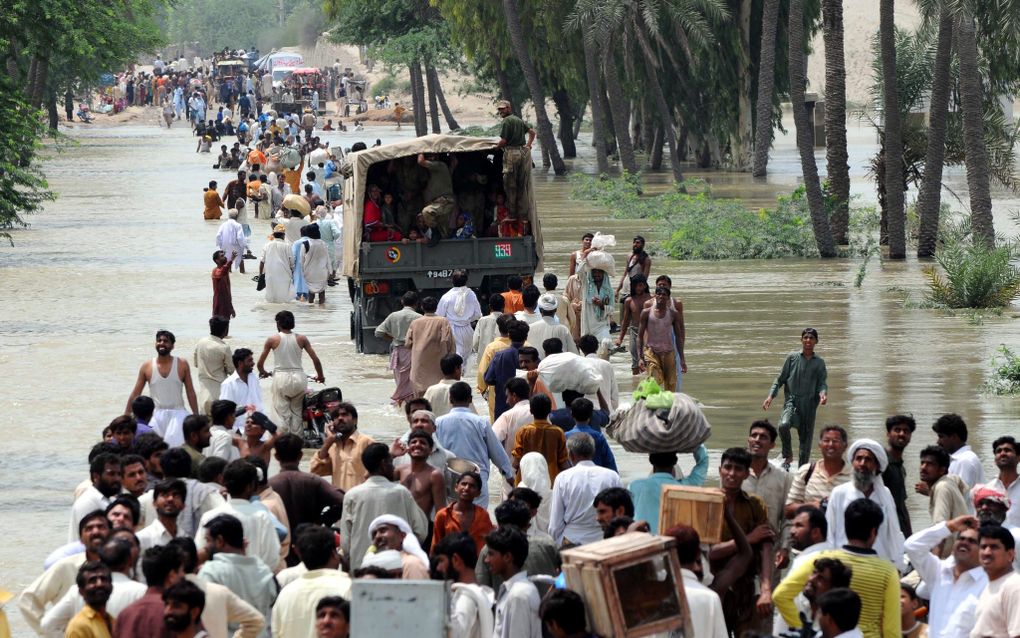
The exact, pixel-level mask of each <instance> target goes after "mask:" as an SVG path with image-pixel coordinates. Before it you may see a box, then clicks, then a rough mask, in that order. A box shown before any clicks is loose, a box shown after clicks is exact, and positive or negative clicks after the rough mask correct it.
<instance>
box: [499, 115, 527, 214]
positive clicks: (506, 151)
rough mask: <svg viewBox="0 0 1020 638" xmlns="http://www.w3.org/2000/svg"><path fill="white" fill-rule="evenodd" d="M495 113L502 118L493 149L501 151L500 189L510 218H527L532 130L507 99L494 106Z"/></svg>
mask: <svg viewBox="0 0 1020 638" xmlns="http://www.w3.org/2000/svg"><path fill="white" fill-rule="evenodd" d="M496 110H497V111H498V112H499V116H500V117H501V118H503V125H502V127H501V128H500V130H499V143H498V144H496V147H497V148H501V149H503V190H504V191H505V192H506V206H507V209H508V210H509V211H510V215H511V216H512V217H516V218H517V219H527V212H528V199H529V192H530V190H531V145H532V144H533V143H534V142H535V129H533V128H531V127H529V126H528V125H527V124H525V123H524V120H522V119H521V118H519V117H517V116H516V115H514V114H513V111H512V110H511V109H510V103H509V102H507V101H506V100H500V101H499V103H497V104H496ZM525 137H527V142H525V139H524V138H525Z"/></svg>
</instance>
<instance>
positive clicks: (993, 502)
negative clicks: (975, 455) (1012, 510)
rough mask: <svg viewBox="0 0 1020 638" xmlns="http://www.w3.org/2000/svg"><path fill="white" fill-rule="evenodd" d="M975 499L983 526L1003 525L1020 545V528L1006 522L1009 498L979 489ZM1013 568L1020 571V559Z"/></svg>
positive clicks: (986, 488)
mask: <svg viewBox="0 0 1020 638" xmlns="http://www.w3.org/2000/svg"><path fill="white" fill-rule="evenodd" d="M973 498H974V509H975V510H976V511H977V519H978V521H979V522H980V523H981V524H982V525H989V524H994V525H1002V526H1003V527H1005V528H1006V529H1007V530H1009V532H1010V533H1011V534H1013V538H1014V539H1015V540H1016V543H1017V544H1018V545H1020V527H1016V526H1015V525H1011V524H1010V523H1009V522H1008V521H1007V520H1006V518H1007V515H1008V512H1009V507H1010V501H1009V497H1008V496H1006V495H1005V494H1003V493H1002V492H999V491H996V490H994V489H992V488H990V487H978V488H977V489H975V490H974V495H973ZM1013 566H1014V567H1016V569H1017V571H1020V557H1017V559H1016V561H1015V562H1014V564H1013Z"/></svg>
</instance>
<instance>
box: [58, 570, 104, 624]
mask: <svg viewBox="0 0 1020 638" xmlns="http://www.w3.org/2000/svg"><path fill="white" fill-rule="evenodd" d="M76 582H77V584H78V593H79V594H81V597H82V598H84V599H85V607H84V609H82V610H81V611H80V612H78V615H76V616H75V617H74V618H72V619H71V622H70V623H68V625H67V631H66V632H65V634H64V635H65V636H68V637H70V638H110V636H111V635H113V618H112V617H111V616H110V614H108V613H106V601H108V600H109V599H110V594H111V593H113V576H112V575H111V574H110V568H109V567H107V566H106V565H104V564H102V563H100V562H88V563H85V564H84V565H82V566H81V569H79V570H78V577H77V579H76Z"/></svg>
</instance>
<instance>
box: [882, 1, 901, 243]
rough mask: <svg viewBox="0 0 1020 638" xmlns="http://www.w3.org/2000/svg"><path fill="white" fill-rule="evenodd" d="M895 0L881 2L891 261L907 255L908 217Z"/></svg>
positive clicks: (886, 179)
mask: <svg viewBox="0 0 1020 638" xmlns="http://www.w3.org/2000/svg"><path fill="white" fill-rule="evenodd" d="M895 10H896V0H881V1H880V2H879V9H878V12H879V39H880V41H881V47H882V94H883V95H884V98H885V99H884V101H883V104H882V118H883V120H884V124H885V126H884V128H885V189H886V204H887V206H888V208H889V213H888V215H887V217H888V220H889V222H888V224H889V258H890V259H904V258H906V256H907V234H906V216H905V215H904V212H903V125H902V122H901V119H902V118H901V114H900V96H899V90H898V89H897V86H896V20H895Z"/></svg>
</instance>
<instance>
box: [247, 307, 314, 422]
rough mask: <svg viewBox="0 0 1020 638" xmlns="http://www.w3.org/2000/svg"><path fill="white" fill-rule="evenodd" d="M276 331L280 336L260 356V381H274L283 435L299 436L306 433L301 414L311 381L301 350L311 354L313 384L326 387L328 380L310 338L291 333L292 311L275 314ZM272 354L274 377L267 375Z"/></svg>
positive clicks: (292, 324)
mask: <svg viewBox="0 0 1020 638" xmlns="http://www.w3.org/2000/svg"><path fill="white" fill-rule="evenodd" d="M276 329H277V330H278V331H279V332H278V333H277V334H275V335H272V336H271V337H269V338H268V339H266V345H265V347H263V348H262V355H261V356H259V361H258V364H257V367H258V370H259V377H260V378H262V379H265V378H267V377H272V378H273V399H272V400H273V409H274V410H275V411H276V415H277V417H278V418H279V422H280V427H281V428H282V429H283V431H284V432H290V433H292V434H297V435H298V436H300V435H301V433H302V430H303V429H304V421H303V419H302V415H301V410H302V408H303V407H304V398H305V389H306V388H307V387H308V378H307V377H306V376H305V370H304V368H303V367H301V351H302V350H303V351H305V352H307V353H308V357H309V358H310V359H311V360H312V365H314V366H315V376H314V377H313V380H314V381H317V382H319V383H325V382H326V377H325V375H324V374H323V373H322V363H321V362H320V361H319V357H318V356H317V355H316V354H315V350H312V344H311V343H309V341H308V337H306V336H304V335H299V334H297V333H296V332H291V331H292V330H293V329H294V313H292V312H291V311H289V310H281V311H280V312H278V313H276ZM270 351H272V352H273V364H274V365H273V372H272V373H269V372H266V368H265V363H266V358H267V357H268V356H269V352H270Z"/></svg>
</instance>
